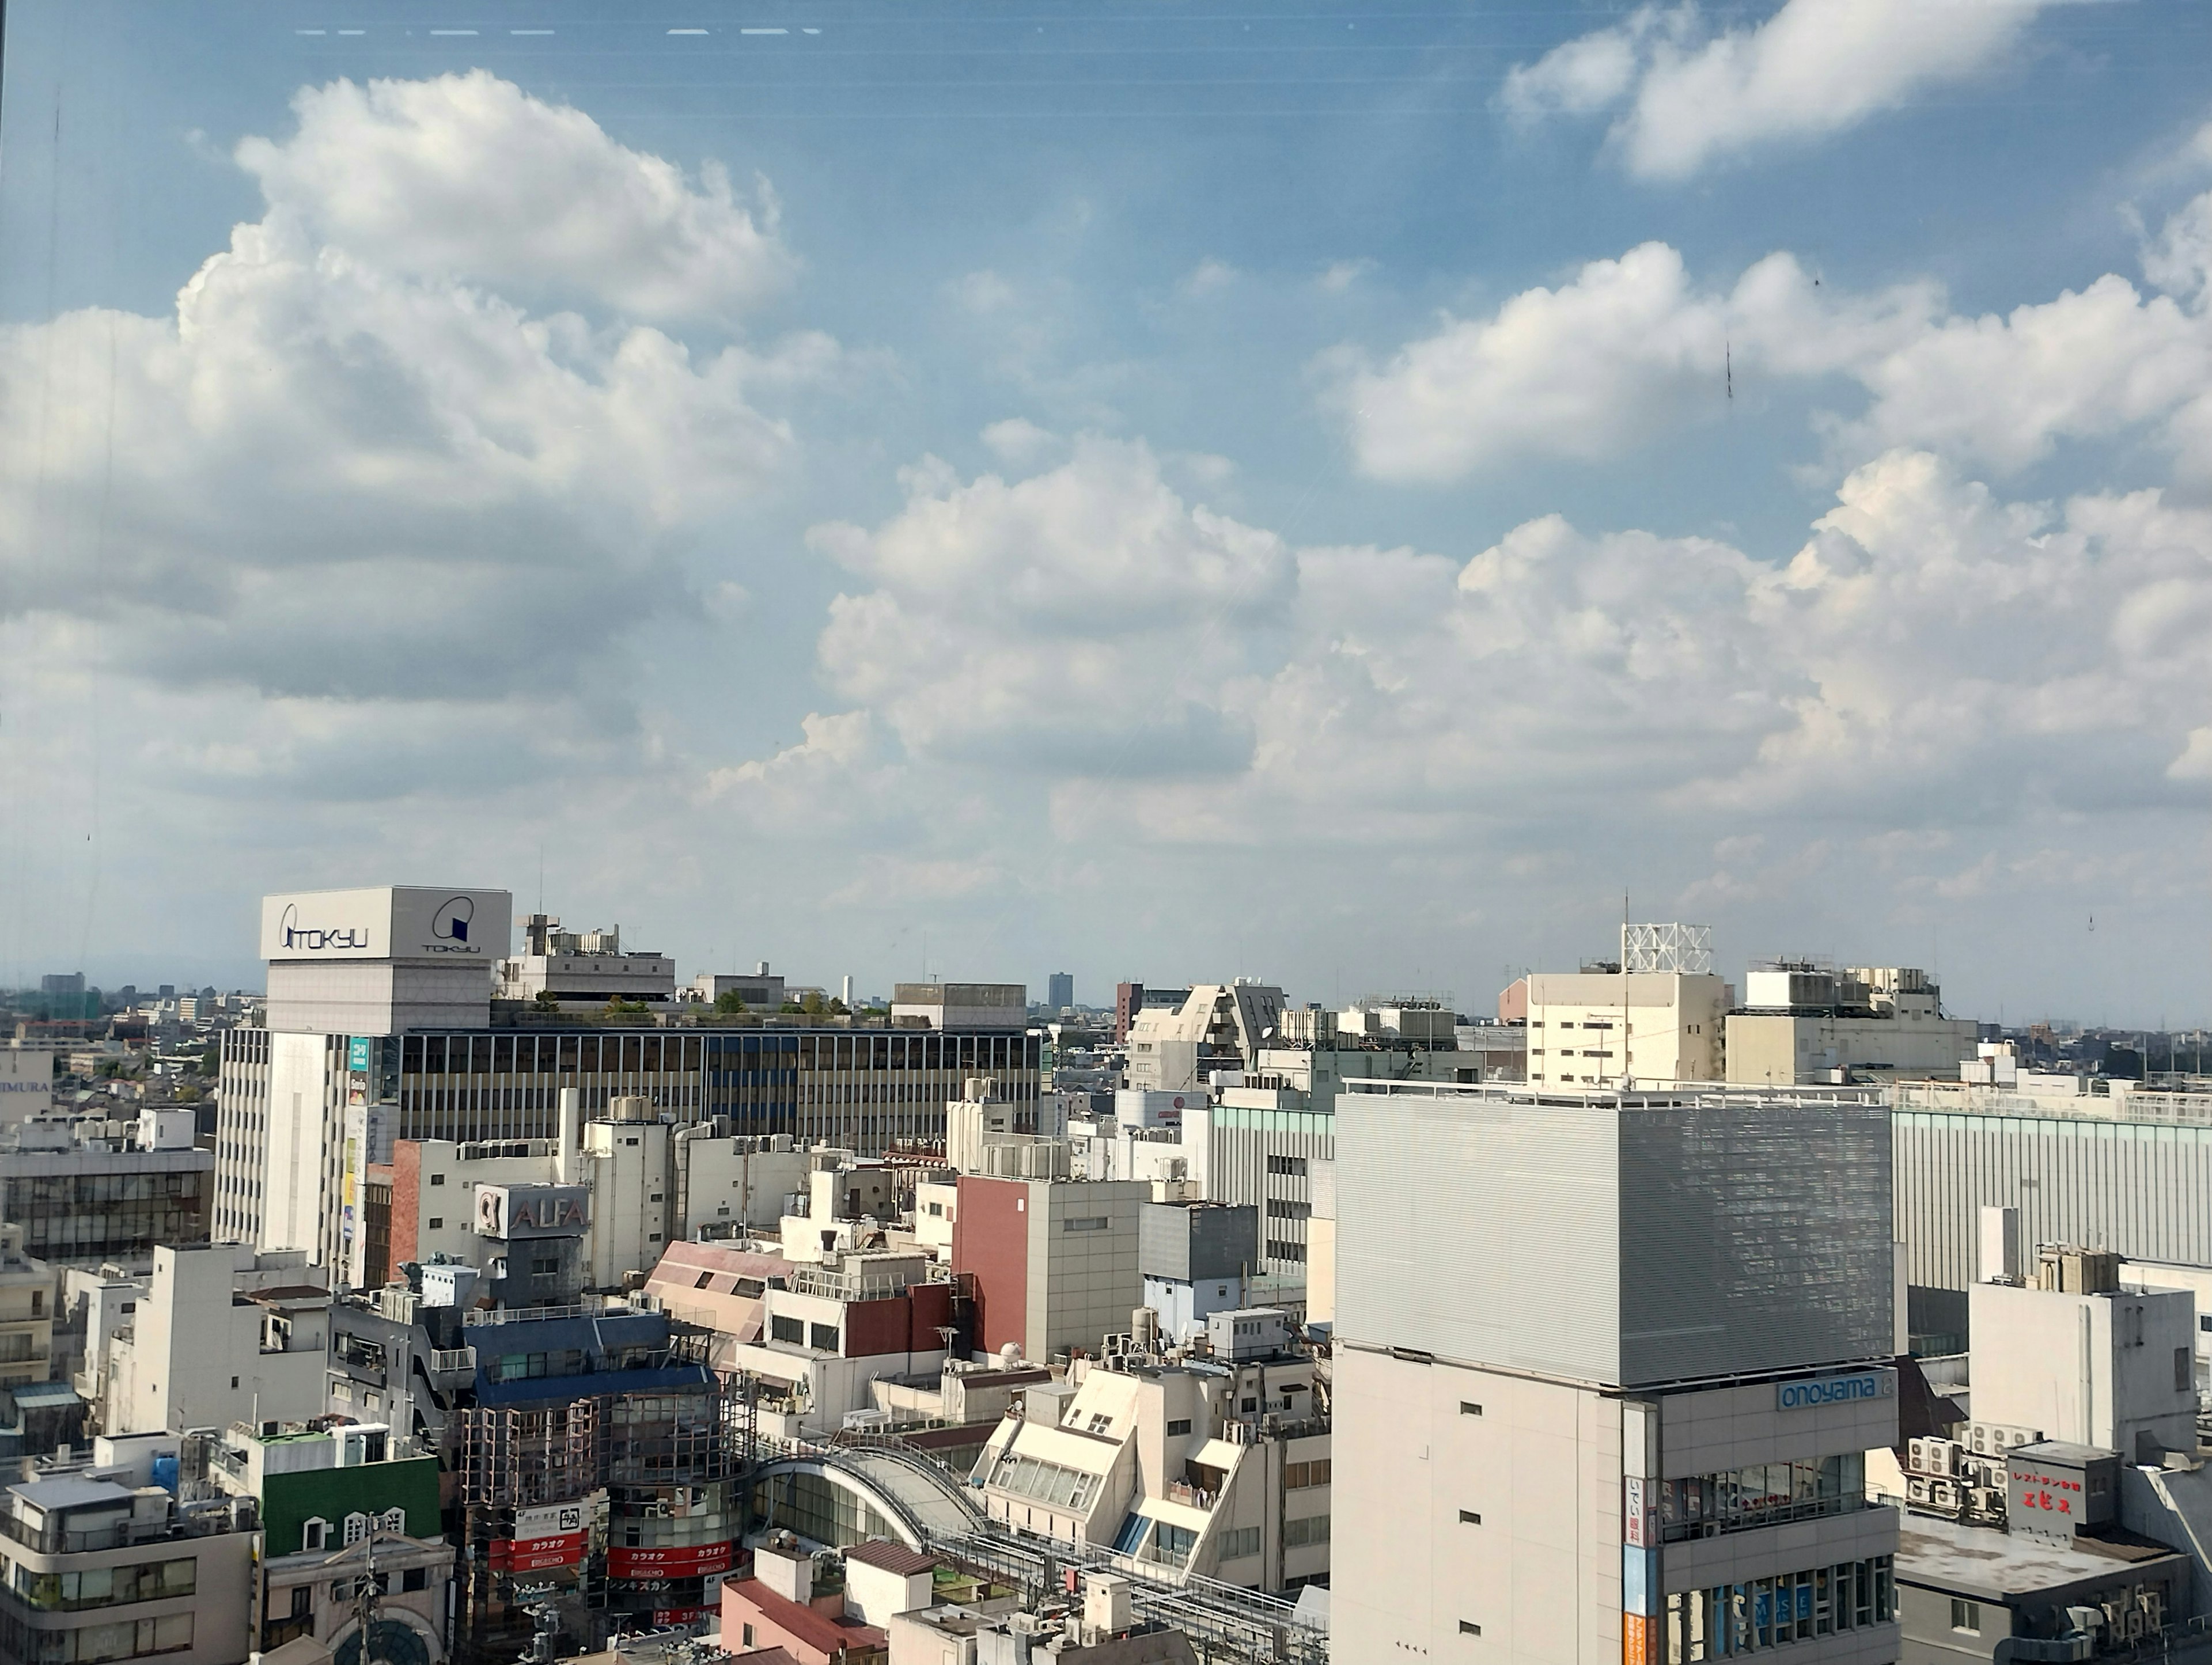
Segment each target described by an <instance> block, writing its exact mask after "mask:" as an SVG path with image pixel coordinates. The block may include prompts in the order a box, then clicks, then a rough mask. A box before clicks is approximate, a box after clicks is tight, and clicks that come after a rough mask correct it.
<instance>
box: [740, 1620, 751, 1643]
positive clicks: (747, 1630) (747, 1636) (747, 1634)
mask: <svg viewBox="0 0 2212 1665" xmlns="http://www.w3.org/2000/svg"><path fill="white" fill-rule="evenodd" d="M741 1640H742V1641H743V1642H744V1645H745V1646H746V1647H748V1648H750V1647H751V1646H752V1645H753V1627H752V1626H750V1625H747V1626H744V1633H743V1636H742V1638H741Z"/></svg>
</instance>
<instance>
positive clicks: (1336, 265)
mask: <svg viewBox="0 0 2212 1665" xmlns="http://www.w3.org/2000/svg"><path fill="white" fill-rule="evenodd" d="M1373 270H1376V262H1375V261H1374V260H1373V259H1371V258H1369V257H1367V256H1365V255H1361V256H1360V257H1359V258H1357V259H1354V260H1332V261H1330V262H1329V263H1328V265H1327V266H1325V267H1323V268H1322V274H1321V276H1319V277H1316V279H1315V280H1314V282H1315V283H1316V284H1317V285H1318V286H1319V287H1320V289H1321V290H1322V293H1323V294H1324V295H1342V294H1343V293H1344V292H1345V291H1346V289H1350V288H1351V287H1352V285H1353V284H1354V283H1358V281H1359V280H1360V279H1361V278H1363V277H1364V276H1367V274H1368V273H1369V272H1370V271H1373Z"/></svg>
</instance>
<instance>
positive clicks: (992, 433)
mask: <svg viewBox="0 0 2212 1665" xmlns="http://www.w3.org/2000/svg"><path fill="white" fill-rule="evenodd" d="M981 438H982V441H983V443H984V444H985V445H986V446H987V447H990V450H991V454H992V455H994V457H996V458H998V459H999V460H1000V461H1001V462H1003V463H1006V464H1008V465H1012V467H1015V468H1024V467H1027V466H1028V465H1030V464H1032V463H1034V462H1036V460H1037V459H1039V458H1041V457H1042V456H1044V455H1045V454H1046V453H1048V452H1051V451H1053V450H1054V449H1056V448H1057V447H1059V446H1060V435H1059V434H1055V433H1054V432H1053V431H1052V430H1051V429H1050V428H1039V427H1038V426H1037V425H1036V423H1035V422H1031V421H1030V420H1029V419H1028V418H1027V417H1025V416H1008V417H1007V418H1006V420H1005V421H1003V422H993V423H991V424H990V425H989V426H988V427H987V428H984V429H983V432H982V434H981Z"/></svg>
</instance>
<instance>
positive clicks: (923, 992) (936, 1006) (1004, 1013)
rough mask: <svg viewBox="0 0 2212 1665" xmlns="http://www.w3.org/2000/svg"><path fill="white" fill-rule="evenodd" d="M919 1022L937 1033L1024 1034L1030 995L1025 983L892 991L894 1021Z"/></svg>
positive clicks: (920, 986)
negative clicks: (1020, 1031)
mask: <svg viewBox="0 0 2212 1665" xmlns="http://www.w3.org/2000/svg"><path fill="white" fill-rule="evenodd" d="M901 1018H907V1019H918V1020H920V1021H921V1022H922V1023H924V1024H927V1025H928V1026H929V1027H930V1028H931V1029H934V1030H1010V1029H1011V1030H1022V1029H1026V1028H1027V1027H1028V1026H1029V1021H1030V992H1029V989H1028V987H1027V986H1026V985H1024V984H1022V983H900V984H897V985H896V987H893V989H892V990H891V1021H892V1022H893V1023H894V1024H896V1022H898V1021H899V1020H900V1019H901Z"/></svg>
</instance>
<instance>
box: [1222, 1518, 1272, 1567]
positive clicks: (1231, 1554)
mask: <svg viewBox="0 0 2212 1665" xmlns="http://www.w3.org/2000/svg"><path fill="white" fill-rule="evenodd" d="M1285 1541H1287V1540H1285ZM1258 1553H1260V1528H1258V1527H1256V1526H1240V1527H1236V1528H1231V1530H1229V1531H1227V1532H1225V1533H1223V1534H1221V1559H1223V1560H1225V1561H1241V1560H1243V1559H1244V1557H1246V1556H1247V1555H1257V1554H1258Z"/></svg>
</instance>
